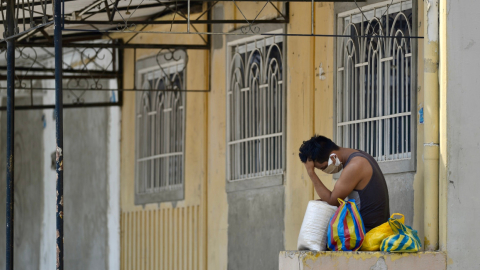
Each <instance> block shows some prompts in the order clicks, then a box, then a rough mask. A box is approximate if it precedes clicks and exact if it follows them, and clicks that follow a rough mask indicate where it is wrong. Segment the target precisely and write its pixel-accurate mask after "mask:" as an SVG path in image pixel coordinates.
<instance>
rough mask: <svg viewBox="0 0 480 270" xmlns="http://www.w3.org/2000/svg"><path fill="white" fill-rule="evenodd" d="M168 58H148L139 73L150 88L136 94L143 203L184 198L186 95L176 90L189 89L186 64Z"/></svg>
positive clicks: (139, 196) (138, 188) (143, 86)
mask: <svg viewBox="0 0 480 270" xmlns="http://www.w3.org/2000/svg"><path fill="white" fill-rule="evenodd" d="M157 58H158V56H157ZM164 58H165V59H163V61H158V59H156V60H157V61H154V63H153V65H149V64H148V62H150V63H152V61H151V60H152V59H148V60H147V63H143V66H150V67H147V68H146V69H143V70H140V71H139V72H138V74H137V78H138V79H139V84H140V86H141V90H148V91H139V92H138V93H137V94H136V95H137V96H136V98H137V104H136V106H137V108H136V112H137V125H136V126H137V139H136V141H137V144H136V145H137V150H136V154H137V160H136V168H137V169H136V170H137V172H136V173H137V182H136V202H137V203H139V204H141V203H148V202H159V201H169V200H179V199H183V184H184V150H185V147H184V137H185V128H184V123H185V96H184V93H183V92H180V91H175V90H179V89H182V90H183V89H185V65H184V63H183V60H180V61H173V60H172V59H174V58H175V57H164ZM166 59H169V60H170V61H167V60H166ZM141 64H142V63H139V64H137V66H138V65H141ZM156 90H158V91H156ZM165 90H168V91H165Z"/></svg>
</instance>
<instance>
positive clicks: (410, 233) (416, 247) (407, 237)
mask: <svg viewBox="0 0 480 270" xmlns="http://www.w3.org/2000/svg"><path fill="white" fill-rule="evenodd" d="M388 223H389V224H390V227H391V228H392V231H393V233H394V235H392V236H389V237H387V238H385V239H383V241H382V245H381V246H380V250H381V251H384V252H418V251H420V249H421V248H422V244H421V243H420V239H419V238H418V235H417V231H415V230H413V229H412V228H410V227H409V226H407V225H404V224H402V223H401V222H400V221H398V219H393V218H390V219H388Z"/></svg>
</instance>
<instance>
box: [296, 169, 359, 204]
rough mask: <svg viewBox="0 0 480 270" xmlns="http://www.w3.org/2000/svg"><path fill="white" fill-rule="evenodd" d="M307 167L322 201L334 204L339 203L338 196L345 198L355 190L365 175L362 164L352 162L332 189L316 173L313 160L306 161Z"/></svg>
mask: <svg viewBox="0 0 480 270" xmlns="http://www.w3.org/2000/svg"><path fill="white" fill-rule="evenodd" d="M352 161H353V160H352ZM305 168H306V169H307V173H308V176H309V177H310V179H311V180H312V182H313V186H314V187H315V191H316V192H317V194H318V196H319V197H320V198H321V200H322V201H325V202H327V203H328V204H330V205H333V206H338V205H339V203H338V198H340V199H342V200H343V199H345V198H346V197H347V196H348V195H349V194H350V193H351V192H352V191H353V189H354V188H355V187H356V186H357V184H358V183H359V182H360V180H361V179H362V175H363V169H362V166H359V164H358V163H357V162H350V164H349V166H348V167H347V168H345V169H344V170H343V171H342V174H341V176H340V179H338V181H337V183H336V184H335V187H334V188H333V190H332V191H330V190H328V188H327V187H325V185H324V184H323V183H322V181H321V180H320V178H319V177H318V176H317V174H316V173H315V167H314V166H313V161H307V162H306V163H305Z"/></svg>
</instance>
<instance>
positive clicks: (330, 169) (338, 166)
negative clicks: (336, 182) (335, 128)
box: [323, 154, 343, 174]
mask: <svg viewBox="0 0 480 270" xmlns="http://www.w3.org/2000/svg"><path fill="white" fill-rule="evenodd" d="M332 156H333V157H335V164H334V163H333V161H332V159H331V158H330V157H332ZM330 157H329V158H328V166H327V167H326V168H325V169H324V170H323V172H324V173H328V174H334V173H338V172H339V171H341V170H342V169H343V165H342V163H341V162H340V160H339V159H338V157H337V155H336V154H331V155H330Z"/></svg>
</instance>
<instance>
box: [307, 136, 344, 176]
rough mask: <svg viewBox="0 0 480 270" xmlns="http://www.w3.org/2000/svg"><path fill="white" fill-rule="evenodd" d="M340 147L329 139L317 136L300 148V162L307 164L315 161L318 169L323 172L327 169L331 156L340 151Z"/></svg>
mask: <svg viewBox="0 0 480 270" xmlns="http://www.w3.org/2000/svg"><path fill="white" fill-rule="evenodd" d="M339 149H340V147H338V145H336V144H335V143H334V142H333V141H332V140H330V139H329V138H327V137H324V136H320V135H315V136H313V137H312V138H311V139H310V140H308V141H304V142H303V144H302V146H300V154H299V156H300V160H301V161H302V162H303V163H305V162H307V160H313V161H314V162H315V167H316V168H317V169H320V170H323V169H325V167H327V164H328V158H329V157H330V154H331V153H332V152H333V151H335V150H339Z"/></svg>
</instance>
